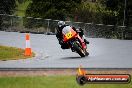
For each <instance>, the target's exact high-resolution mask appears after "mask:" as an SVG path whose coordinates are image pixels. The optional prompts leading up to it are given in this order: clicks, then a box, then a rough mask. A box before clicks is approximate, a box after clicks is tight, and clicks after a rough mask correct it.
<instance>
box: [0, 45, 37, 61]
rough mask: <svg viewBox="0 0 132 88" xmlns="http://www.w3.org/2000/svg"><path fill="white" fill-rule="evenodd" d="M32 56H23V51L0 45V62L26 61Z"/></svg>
mask: <svg viewBox="0 0 132 88" xmlns="http://www.w3.org/2000/svg"><path fill="white" fill-rule="evenodd" d="M34 55H35V54H34V53H33V55H32V56H24V49H21V48H15V47H7V46H1V45H0V60H13V59H26V58H31V57H33V56H34Z"/></svg>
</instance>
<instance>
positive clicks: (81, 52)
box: [72, 42, 85, 57]
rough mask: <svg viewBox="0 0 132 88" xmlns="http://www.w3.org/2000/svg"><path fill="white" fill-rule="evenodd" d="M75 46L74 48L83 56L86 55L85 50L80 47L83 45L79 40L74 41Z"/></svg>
mask: <svg viewBox="0 0 132 88" xmlns="http://www.w3.org/2000/svg"><path fill="white" fill-rule="evenodd" d="M72 46H73V48H74V50H75V51H76V52H77V53H78V54H79V55H80V56H81V57H85V52H84V50H83V49H82V48H81V47H80V46H81V45H79V44H78V43H77V42H73V45H72Z"/></svg>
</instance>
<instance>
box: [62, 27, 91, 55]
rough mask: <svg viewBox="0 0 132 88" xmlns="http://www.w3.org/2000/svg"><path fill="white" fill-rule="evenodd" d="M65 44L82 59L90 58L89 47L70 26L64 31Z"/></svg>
mask: <svg viewBox="0 0 132 88" xmlns="http://www.w3.org/2000/svg"><path fill="white" fill-rule="evenodd" d="M62 34H63V42H64V43H67V44H68V46H69V48H71V50H72V52H76V53H78V54H79V55H80V56H81V57H85V56H88V55H89V53H88V51H87V45H86V43H85V42H84V40H83V39H82V38H81V37H80V36H79V34H78V33H77V32H76V31H74V30H73V29H72V28H71V27H70V26H66V27H64V28H63V29H62Z"/></svg>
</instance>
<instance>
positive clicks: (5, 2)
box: [0, 0, 16, 28]
mask: <svg viewBox="0 0 132 88" xmlns="http://www.w3.org/2000/svg"><path fill="white" fill-rule="evenodd" d="M15 6H16V2H15V0H1V1H0V14H12V13H13V10H14V8H15ZM2 22H3V21H2V17H1V15H0V28H1V24H2Z"/></svg>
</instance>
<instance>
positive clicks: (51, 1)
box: [26, 0, 81, 20]
mask: <svg viewBox="0 0 132 88" xmlns="http://www.w3.org/2000/svg"><path fill="white" fill-rule="evenodd" d="M79 3H81V0H39V1H38V0H32V3H31V4H30V5H29V6H28V9H27V11H26V16H32V17H41V18H46V19H48V18H50V19H58V20H65V18H66V17H71V16H72V15H71V14H72V12H73V11H74V10H75V8H76V7H77V5H78V4H79Z"/></svg>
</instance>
